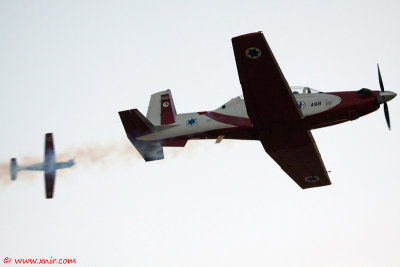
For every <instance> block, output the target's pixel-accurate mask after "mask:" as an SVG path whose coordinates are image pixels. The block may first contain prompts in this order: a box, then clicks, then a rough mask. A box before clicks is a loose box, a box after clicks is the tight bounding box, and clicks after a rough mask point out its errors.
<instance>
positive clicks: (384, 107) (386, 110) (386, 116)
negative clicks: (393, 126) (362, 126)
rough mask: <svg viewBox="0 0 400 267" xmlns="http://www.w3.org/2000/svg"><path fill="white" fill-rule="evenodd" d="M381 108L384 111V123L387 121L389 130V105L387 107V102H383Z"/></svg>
mask: <svg viewBox="0 0 400 267" xmlns="http://www.w3.org/2000/svg"><path fill="white" fill-rule="evenodd" d="M383 110H384V111H385V119H386V123H387V126H388V127H389V130H390V117H389V107H388V105H387V103H384V104H383Z"/></svg>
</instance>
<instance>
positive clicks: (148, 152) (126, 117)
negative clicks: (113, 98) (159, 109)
mask: <svg viewBox="0 0 400 267" xmlns="http://www.w3.org/2000/svg"><path fill="white" fill-rule="evenodd" d="M119 116H120V118H121V121H122V124H123V126H124V129H125V132H126V135H127V136H128V139H129V141H131V143H132V144H133V145H134V147H135V148H136V149H137V151H139V153H140V155H142V157H143V159H144V160H145V161H152V160H159V159H163V158H164V152H163V148H162V146H161V144H160V143H159V142H151V141H142V140H137V137H140V136H142V135H145V134H148V133H151V132H153V131H154V125H153V124H152V123H151V122H150V121H149V120H148V119H147V118H146V117H145V116H143V114H142V113H140V111H139V110H137V109H131V110H124V111H120V112H119Z"/></svg>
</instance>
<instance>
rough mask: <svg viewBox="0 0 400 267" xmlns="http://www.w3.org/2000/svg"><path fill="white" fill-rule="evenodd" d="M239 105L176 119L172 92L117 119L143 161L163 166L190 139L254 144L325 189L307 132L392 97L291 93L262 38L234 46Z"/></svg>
mask: <svg viewBox="0 0 400 267" xmlns="http://www.w3.org/2000/svg"><path fill="white" fill-rule="evenodd" d="M232 45H233V51H234V54H235V59H236V66H237V70H238V74H239V80H240V83H241V85H242V90H243V95H244V98H242V97H236V98H233V99H232V100H230V101H228V102H227V103H225V104H224V105H222V106H220V107H219V108H217V109H215V110H213V111H201V112H194V113H185V114H177V113H176V110H175V105H174V102H173V100H172V95H171V91H170V90H166V91H162V92H158V93H155V94H153V95H152V96H151V99H150V104H149V108H148V110H147V116H146V117H145V116H143V115H142V114H141V113H140V111H139V110H137V109H131V110H125V111H120V112H119V115H120V118H121V121H122V124H123V126H124V128H125V132H126V134H127V136H128V139H129V140H130V141H131V142H132V144H133V145H134V146H135V148H136V149H137V150H138V151H139V153H140V154H141V155H142V157H143V158H144V160H145V161H151V160H159V159H163V158H164V153H163V147H168V146H176V147H184V146H185V144H186V142H187V141H188V140H191V139H216V143H220V142H221V140H222V139H224V138H227V139H240V140H260V141H261V144H262V145H263V147H264V149H265V151H266V152H267V153H268V154H269V155H270V156H271V157H272V158H273V159H274V160H275V161H276V162H277V163H278V164H279V165H280V167H281V168H282V169H283V170H284V171H285V172H286V173H287V174H288V175H289V176H290V177H291V178H292V179H293V180H294V181H295V182H296V183H297V184H298V185H299V186H300V187H301V188H303V189H305V188H311V187H318V186H324V185H330V184H331V181H330V179H329V176H328V172H327V171H326V169H325V166H324V163H323V161H322V159H321V155H320V153H319V151H318V148H317V145H316V144H315V141H314V138H313V136H312V134H311V130H313V129H317V128H322V127H327V126H332V125H335V124H339V123H343V122H346V121H350V120H355V119H357V118H359V117H361V116H364V115H367V114H369V113H371V112H373V111H375V110H377V109H379V107H380V105H381V104H383V106H384V113H385V118H386V122H387V125H388V127H389V129H390V118H389V109H388V106H387V102H388V101H390V100H392V99H393V98H394V97H396V93H393V92H390V91H385V90H384V86H383V82H382V77H381V73H380V70H379V65H378V77H379V85H380V88H381V90H380V91H372V90H370V89H367V88H362V89H361V90H358V91H348V92H326V93H323V92H319V91H317V90H314V89H311V88H309V87H296V86H289V85H288V83H287V81H286V79H285V77H284V76H283V73H282V71H281V69H280V67H279V65H278V63H277V61H276V59H275V57H274V55H273V53H272V51H271V49H270V47H269V45H268V43H267V41H266V40H265V38H264V35H263V34H262V32H255V33H249V34H245V35H241V36H237V37H234V38H232Z"/></svg>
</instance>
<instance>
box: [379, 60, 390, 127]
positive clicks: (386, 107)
mask: <svg viewBox="0 0 400 267" xmlns="http://www.w3.org/2000/svg"><path fill="white" fill-rule="evenodd" d="M377 66H378V77H379V86H380V87H381V92H382V93H383V92H385V87H384V86H383V81H382V75H381V70H380V69H379V64H377ZM383 97H384V95H383ZM383 111H384V112H385V119H386V123H387V126H388V128H389V130H390V117H389V107H388V105H387V103H386V101H385V102H383Z"/></svg>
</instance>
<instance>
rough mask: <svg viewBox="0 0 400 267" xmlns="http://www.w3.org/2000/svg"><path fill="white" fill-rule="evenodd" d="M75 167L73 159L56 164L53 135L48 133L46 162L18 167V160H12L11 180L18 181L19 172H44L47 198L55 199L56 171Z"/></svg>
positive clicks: (46, 136)
mask: <svg viewBox="0 0 400 267" xmlns="http://www.w3.org/2000/svg"><path fill="white" fill-rule="evenodd" d="M74 165H75V162H74V160H72V159H70V160H68V161H64V162H56V157H55V152H54V143H53V134H52V133H47V134H46V135H45V147H44V161H43V162H41V163H36V164H33V165H29V166H18V164H17V159H16V158H12V159H11V163H10V174H11V180H12V181H15V180H16V179H17V173H18V172H19V171H23V170H27V171H43V172H44V182H45V189H46V198H53V192H54V183H55V181H56V170H57V169H64V168H70V167H72V166H74Z"/></svg>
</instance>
